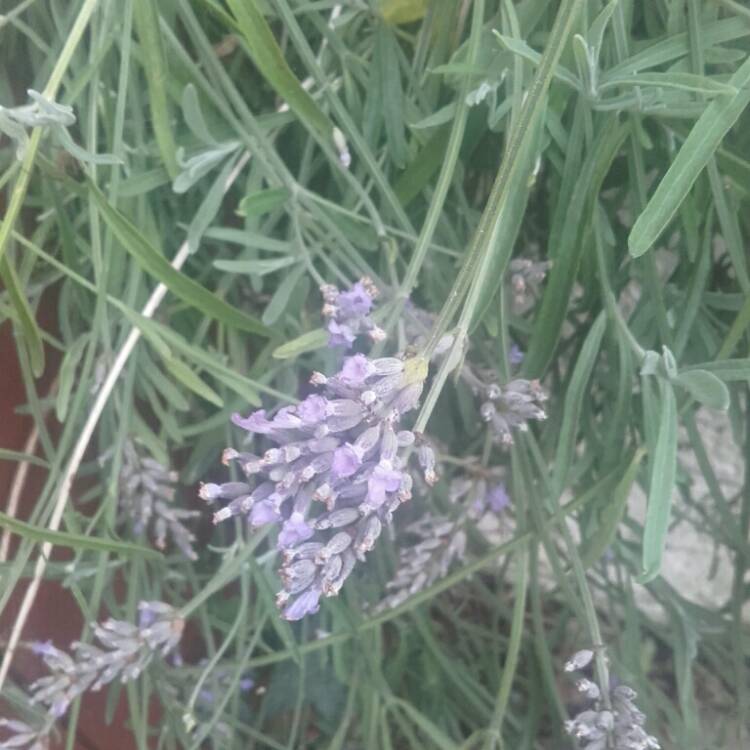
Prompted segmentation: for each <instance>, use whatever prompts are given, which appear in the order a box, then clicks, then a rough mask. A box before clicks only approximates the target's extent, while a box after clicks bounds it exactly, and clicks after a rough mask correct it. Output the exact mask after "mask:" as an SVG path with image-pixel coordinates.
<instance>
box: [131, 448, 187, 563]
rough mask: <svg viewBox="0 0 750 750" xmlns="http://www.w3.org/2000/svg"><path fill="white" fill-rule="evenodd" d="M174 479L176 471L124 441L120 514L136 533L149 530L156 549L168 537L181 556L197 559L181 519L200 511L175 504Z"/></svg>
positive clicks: (164, 545)
mask: <svg viewBox="0 0 750 750" xmlns="http://www.w3.org/2000/svg"><path fill="white" fill-rule="evenodd" d="M176 481H177V473H176V472H174V471H170V470H168V469H167V468H166V467H164V466H162V465H161V464H160V463H159V462H158V461H156V460H154V459H153V458H150V457H149V456H142V455H141V453H140V452H139V450H138V448H137V447H136V445H135V443H133V442H132V441H127V442H126V443H125V445H124V450H123V463H122V469H121V470H120V482H119V489H120V509H121V512H122V515H123V516H125V517H126V518H128V519H129V520H130V521H131V522H132V524H133V530H134V531H135V533H136V535H141V534H145V533H147V532H149V531H150V533H151V534H152V535H153V537H154V543H155V544H156V546H157V547H158V548H159V549H162V550H163V549H164V548H165V547H166V545H167V538H169V539H170V540H171V541H172V542H173V543H174V544H175V545H176V546H177V548H178V549H179V550H180V552H182V554H183V555H184V556H185V557H187V558H188V559H189V560H197V559H198V555H197V554H196V552H195V550H194V549H193V544H192V543H193V542H194V541H195V536H194V535H193V533H192V532H191V531H190V530H189V529H188V528H187V527H186V526H185V525H184V523H183V522H184V521H186V520H187V519H190V518H195V517H196V516H199V515H200V512H199V511H197V510H185V509H183V508H178V507H175V505H174V499H175V487H174V484H175V482H176Z"/></svg>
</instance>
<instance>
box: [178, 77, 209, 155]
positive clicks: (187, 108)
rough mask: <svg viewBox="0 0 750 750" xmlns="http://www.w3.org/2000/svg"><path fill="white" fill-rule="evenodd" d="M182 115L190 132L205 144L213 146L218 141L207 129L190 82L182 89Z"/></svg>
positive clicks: (199, 104)
mask: <svg viewBox="0 0 750 750" xmlns="http://www.w3.org/2000/svg"><path fill="white" fill-rule="evenodd" d="M182 116H183V117H184V118H185V123H186V124H187V126H188V127H189V128H190V131H191V132H192V134H193V135H194V136H195V137H196V138H197V139H198V140H199V141H202V142H203V143H205V144H206V145H207V146H215V145H216V144H217V143H218V141H217V140H216V139H215V138H214V137H213V135H212V134H211V131H210V130H209V129H208V123H206V118H205V117H204V116H203V110H202V109H201V103H200V99H198V92H197V91H196V88H195V86H193V84H192V83H189V84H188V85H187V86H185V88H184V89H183V90H182Z"/></svg>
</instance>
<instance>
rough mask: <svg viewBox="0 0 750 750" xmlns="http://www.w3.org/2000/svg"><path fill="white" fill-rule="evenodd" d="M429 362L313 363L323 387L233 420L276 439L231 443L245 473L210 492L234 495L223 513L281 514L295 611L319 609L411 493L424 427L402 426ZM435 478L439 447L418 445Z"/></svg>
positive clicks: (228, 455)
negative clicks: (331, 368) (243, 446)
mask: <svg viewBox="0 0 750 750" xmlns="http://www.w3.org/2000/svg"><path fill="white" fill-rule="evenodd" d="M426 375H427V363H426V362H425V361H424V360H423V359H420V358H417V357H414V358H410V359H406V360H403V359H399V358H397V357H384V358H379V359H368V358H367V357H365V356H364V355H362V354H356V355H354V356H352V357H348V358H347V359H346V360H345V361H344V364H343V366H342V367H341V370H340V371H339V372H338V373H337V374H336V375H334V376H332V377H326V376H325V375H323V374H321V373H314V374H313V377H312V379H311V382H312V383H313V384H314V385H317V386H320V387H321V389H322V390H321V392H320V393H316V394H313V395H310V396H308V397H307V398H306V399H305V400H304V401H302V402H301V403H300V404H298V405H296V406H286V407H283V408H281V409H279V410H278V411H277V412H276V414H275V415H274V416H273V417H272V418H270V417H269V416H268V415H267V414H266V412H265V411H264V410H262V409H261V410H260V411H256V412H254V413H252V414H251V415H250V416H249V417H247V418H242V417H240V416H238V415H235V416H234V417H233V421H234V423H235V424H236V425H238V426H239V427H242V428H243V429H245V430H247V431H248V432H250V433H252V434H255V435H258V436H262V437H263V438H265V439H266V440H268V441H270V442H271V443H272V444H274V447H271V448H270V449H268V450H266V451H265V452H264V453H262V454H260V455H255V454H252V453H240V452H238V451H236V450H233V449H227V450H226V451H225V452H224V462H225V463H227V462H229V461H236V462H237V464H238V465H239V467H240V469H241V470H242V472H243V473H244V475H245V477H246V481H244V482H228V483H226V484H222V485H218V484H204V485H203V486H202V487H201V490H200V495H201V497H202V498H203V499H204V500H207V501H214V500H219V499H222V500H224V501H228V503H227V504H226V505H225V506H224V507H223V508H222V509H221V510H219V511H217V512H216V513H215V514H214V522H215V523H218V522H219V521H222V520H224V519H227V518H230V517H232V516H237V515H243V516H246V517H247V519H248V521H249V523H250V524H251V525H252V526H253V527H258V526H262V525H265V524H276V525H278V527H279V534H278V547H279V548H280V550H281V551H282V553H283V564H282V566H281V570H280V571H279V573H280V576H281V580H282V581H283V588H282V590H281V591H280V592H279V594H278V596H277V603H278V605H279V607H281V608H282V610H283V616H284V617H285V618H286V619H287V620H299V619H301V618H302V617H304V616H305V615H307V614H311V613H314V612H316V611H317V610H318V607H319V600H320V598H321V596H334V595H336V594H338V593H339V591H340V589H341V586H342V585H343V583H344V581H345V580H346V579H347V577H348V576H349V574H350V573H351V572H352V569H353V568H354V565H355V563H356V562H357V561H358V560H363V559H364V557H365V555H366V553H367V552H369V551H370V550H371V549H372V548H373V546H374V544H375V542H376V540H377V538H378V537H379V536H380V533H381V531H382V529H383V526H384V525H386V524H389V523H390V521H391V518H392V514H393V512H394V511H395V510H396V508H397V507H398V506H399V505H400V504H401V503H403V502H405V501H406V500H408V499H409V498H410V497H411V493H412V477H411V475H410V473H409V471H408V470H407V460H408V455H407V454H408V452H409V450H410V448H411V446H412V445H413V444H414V443H415V435H414V433H413V432H410V431H409V430H403V429H399V427H400V424H399V423H400V421H401V418H402V416H403V415H404V414H406V413H407V412H409V411H411V410H412V409H414V407H415V406H416V405H417V403H418V401H419V397H420V395H421V392H422V388H423V384H424V380H425V377H426ZM419 453H420V455H419V459H420V463H421V465H422V466H423V467H424V470H425V474H426V477H427V481H432V480H434V478H435V477H434V455H433V454H431V449H430V448H429V447H428V446H426V447H425V446H423V447H422V449H420V451H419Z"/></svg>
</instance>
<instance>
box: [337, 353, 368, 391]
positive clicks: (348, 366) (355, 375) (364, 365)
mask: <svg viewBox="0 0 750 750" xmlns="http://www.w3.org/2000/svg"><path fill="white" fill-rule="evenodd" d="M371 374H372V368H371V365H370V363H369V361H368V360H367V357H365V355H364V354H355V355H354V356H353V357H347V358H346V359H345V360H344V366H343V367H342V368H341V373H340V374H339V377H340V378H341V379H342V380H344V381H346V382H347V383H350V384H351V385H360V384H361V383H364V382H365V380H366V379H367V377H368V376H369V375H371Z"/></svg>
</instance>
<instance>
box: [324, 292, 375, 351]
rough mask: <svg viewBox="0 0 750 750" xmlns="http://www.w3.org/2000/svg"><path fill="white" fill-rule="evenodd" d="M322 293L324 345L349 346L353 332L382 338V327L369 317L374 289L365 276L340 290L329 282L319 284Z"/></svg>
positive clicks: (351, 342) (352, 340)
mask: <svg viewBox="0 0 750 750" xmlns="http://www.w3.org/2000/svg"><path fill="white" fill-rule="evenodd" d="M320 291H321V294H322V295H323V303H324V304H323V317H324V318H326V320H327V321H328V322H327V324H326V328H327V329H328V345H329V346H341V347H344V348H345V349H349V348H351V346H352V344H354V341H355V340H356V338H357V336H360V335H362V334H367V335H368V336H369V337H370V338H371V339H372V340H373V341H382V340H383V339H385V331H383V329H382V328H379V327H378V326H377V325H375V323H374V322H373V320H372V318H371V317H370V313H371V311H372V306H373V304H374V301H375V298H376V297H377V296H378V289H377V287H376V286H375V284H373V282H372V280H371V279H369V278H367V277H365V278H363V279H361V280H360V281H358V282H357V283H356V284H354V285H353V286H352V287H351V288H350V289H349V290H348V291H346V292H341V291H339V289H338V287H335V286H334V285H333V284H323V286H321V287H320Z"/></svg>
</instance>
